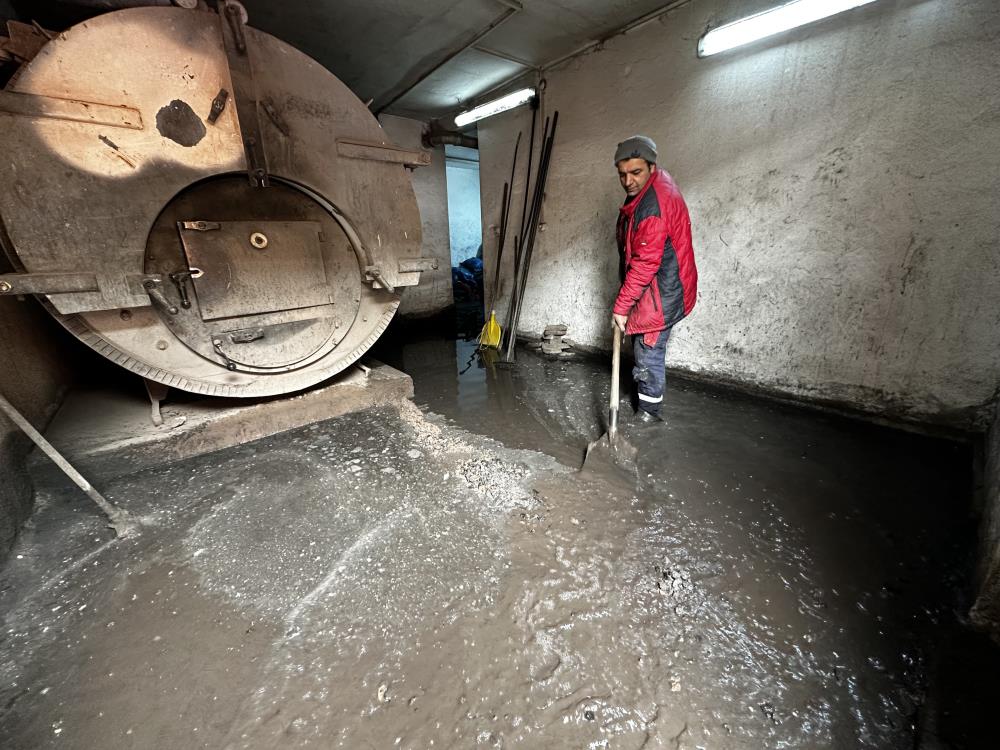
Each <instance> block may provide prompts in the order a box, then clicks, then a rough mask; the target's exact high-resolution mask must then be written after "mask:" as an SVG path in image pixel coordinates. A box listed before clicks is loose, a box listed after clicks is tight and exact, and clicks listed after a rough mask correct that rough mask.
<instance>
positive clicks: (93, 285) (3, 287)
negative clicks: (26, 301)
mask: <svg viewBox="0 0 1000 750" xmlns="http://www.w3.org/2000/svg"><path fill="white" fill-rule="evenodd" d="M149 281H152V282H153V284H154V285H155V284H159V283H160V281H161V279H160V277H159V276H156V275H150V274H139V273H136V274H96V273H5V274H0V295H7V296H10V295H18V294H76V293H79V292H101V293H107V294H106V295H105V296H107V297H108V298H109V299H115V298H116V295H120V294H122V293H123V292H124V293H126V294H145V291H146V290H145V283H146V282H149Z"/></svg>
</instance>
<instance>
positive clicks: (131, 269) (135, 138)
mask: <svg viewBox="0 0 1000 750" xmlns="http://www.w3.org/2000/svg"><path fill="white" fill-rule="evenodd" d="M246 22H247V18H246V13H245V11H244V10H243V8H242V6H241V5H240V4H239V3H234V2H221V3H220V4H219V12H218V13H216V12H214V11H208V10H184V9H181V8H169V7H146V8H135V9H130V10H122V11H117V12H114V13H107V14H105V15H101V16H98V17H96V18H94V19H93V20H90V21H87V22H85V23H82V24H79V25H78V26H75V27H73V28H71V29H69V30H68V31H66V32H65V33H62V34H58V35H56V36H55V37H54V38H53V39H52V40H51V41H48V42H47V43H46V44H45V45H44V47H42V48H41V50H40V51H39V52H38V53H37V55H35V56H34V58H33V59H31V60H30V62H27V63H25V64H24V65H22V66H21V68H20V69H19V70H18V71H17V73H16V74H15V76H14V78H13V79H12V80H11V81H10V83H9V84H8V86H7V87H6V89H5V90H3V91H0V243H2V245H3V249H4V251H5V252H6V254H7V256H8V258H9V259H10V261H11V263H13V265H14V267H15V269H16V271H17V272H16V273H12V274H6V275H2V276H0V293H2V294H8V295H11V294H37V295H39V296H40V297H41V298H42V299H43V302H44V304H45V306H46V307H47V309H48V310H49V311H50V312H51V313H52V314H53V315H54V316H55V317H56V318H57V319H58V320H59V321H60V322H61V323H62V324H63V325H64V326H65V327H66V328H67V329H68V330H69V331H71V332H72V333H73V334H74V335H75V336H77V337H78V338H79V339H80V340H81V341H83V342H85V343H86V344H87V345H89V346H90V347H92V348H93V349H95V350H96V351H98V352H100V353H101V354H103V355H104V356H105V357H108V358H109V359H111V360H112V361H114V362H116V363H118V364H119V365H121V366H122V367H125V368H127V369H129V370H131V371H132V372H135V373H136V374H138V375H140V376H142V377H144V378H147V379H148V380H150V381H155V382H158V383H162V384H164V385H168V386H172V387H176V388H181V389H184V390H187V391H193V392H197V393H204V394H210V395H216V396H264V395H274V394H282V393H288V392H291V391H297V390H301V389H303V388H306V387H308V386H310V385H313V384H315V383H318V382H320V381H322V380H325V379H327V378H329V377H330V376H332V375H334V374H335V373H337V372H339V371H341V370H343V369H344V368H346V367H348V366H349V365H350V364H352V363H353V362H355V361H356V360H357V359H358V358H359V357H360V356H361V355H362V354H363V353H364V352H365V351H366V350H368V349H369V347H371V346H372V344H373V343H374V342H375V341H376V339H377V338H378V337H379V335H380V334H381V333H382V332H383V331H384V330H385V328H386V326H387V325H388V323H389V321H390V320H391V318H392V316H393V314H394V313H395V311H396V308H397V307H398V305H399V295H400V291H401V288H403V287H406V286H411V285H414V284H416V283H418V281H419V278H420V272H421V271H422V270H427V269H429V268H432V267H433V266H434V263H433V261H430V260H424V259H421V258H420V257H419V255H420V247H421V243H420V217H419V214H418V211H417V205H416V201H415V199H414V195H413V190H412V187H411V185H410V179H409V173H408V168H412V167H415V166H420V165H423V164H426V163H428V156H427V154H425V153H422V152H412V151H406V150H403V149H399V148H396V147H394V146H393V145H391V144H390V143H389V142H388V141H387V139H386V136H385V134H384V133H383V131H382V129H381V127H380V126H379V124H378V122H377V120H376V119H375V118H374V117H373V116H372V114H371V113H370V112H369V111H368V109H367V107H366V106H365V105H364V104H363V103H362V102H361V101H359V100H358V99H357V97H355V96H354V94H353V93H351V91H350V90H348V89H347V87H346V86H344V84H342V83H341V82H340V81H339V80H337V79H336V78H335V77H334V76H333V75H331V74H330V73H329V72H328V71H326V70H325V69H324V68H322V67H321V66H320V65H319V64H317V63H316V62H314V61H313V60H311V59H310V58H308V57H306V56H305V55H303V54H302V53H300V52H298V51H297V50H295V49H293V48H292V47H290V46H288V45H287V44H285V43H283V42H281V41H280V40H278V39H276V38H274V37H272V36H269V35H268V34H265V33H263V32H261V31H258V30H255V29H253V28H251V27H249V26H247V25H246Z"/></svg>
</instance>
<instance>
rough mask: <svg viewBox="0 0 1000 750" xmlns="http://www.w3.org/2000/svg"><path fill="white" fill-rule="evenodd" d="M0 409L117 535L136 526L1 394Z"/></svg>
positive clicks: (134, 528) (128, 516) (133, 529)
mask: <svg viewBox="0 0 1000 750" xmlns="http://www.w3.org/2000/svg"><path fill="white" fill-rule="evenodd" d="M0 411H2V412H3V413H4V414H6V415H7V417H8V418H9V419H10V421H11V422H13V423H14V424H16V425H17V426H18V427H20V428H21V430H22V431H23V432H24V434H25V435H27V436H28V437H29V438H31V442H33V443H34V444H35V445H37V446H38V448H39V450H41V451H42V452H43V453H44V454H45V455H46V456H48V457H49V458H51V459H52V461H53V462H54V463H55V465H56V466H58V467H59V468H60V469H61V470H62V471H63V473H65V474H66V476H68V477H69V478H70V479H72V480H73V483H74V484H75V485H76V486H77V487H79V488H80V489H81V490H83V491H84V492H85V493H86V494H87V497H89V498H90V499H91V500H93V501H94V502H95V503H96V504H97V507H99V508H100V509H101V510H102V511H104V514H105V515H106V516H107V517H108V520H109V521H110V523H109V524H108V525H109V526H110V527H111V528H113V529H114V530H115V533H116V534H117V535H118V536H127V535H128V534H130V533H132V532H133V531H135V530H136V529H137V528H138V527H137V525H136V523H135V522H134V521H133V520H132V518H131V516H130V515H129V513H128V511H125V510H123V509H121V508H119V507H118V506H117V505H114V504H113V503H110V502H108V501H107V500H106V499H105V498H104V496H103V495H102V494H101V493H100V492H98V491H97V490H95V489H94V487H93V486H92V485H91V484H90V482H88V481H87V480H86V479H84V478H83V475H82V474H80V472H78V471H77V470H76V469H74V468H73V466H72V465H71V464H70V463H69V461H67V460H66V459H65V458H63V456H62V454H61V453H59V451H57V450H56V449H55V448H53V447H52V444H51V443H50V442H49V441H48V440H46V439H45V438H44V437H42V434H41V433H40V432H39V431H38V430H36V429H35V428H34V426H32V424H31V423H30V422H29V421H28V420H27V419H25V418H24V416H23V415H22V414H21V413H20V412H19V411H18V410H17V409H15V408H14V405H13V404H11V403H10V401H8V400H7V399H6V398H4V397H3V396H0Z"/></svg>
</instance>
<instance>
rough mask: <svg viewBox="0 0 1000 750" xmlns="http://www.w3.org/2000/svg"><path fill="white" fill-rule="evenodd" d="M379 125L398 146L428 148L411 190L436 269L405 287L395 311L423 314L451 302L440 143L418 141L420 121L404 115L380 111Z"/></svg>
mask: <svg viewBox="0 0 1000 750" xmlns="http://www.w3.org/2000/svg"><path fill="white" fill-rule="evenodd" d="M379 121H380V122H381V123H382V128H383V129H384V130H385V132H386V133H387V134H388V136H389V137H390V138H391V139H392V141H393V143H395V145H397V146H399V147H401V148H408V149H414V150H416V149H420V150H424V151H430V152H431V163H430V165H429V166H427V167H420V168H418V169H415V170H414V171H413V172H411V173H410V175H411V178H412V181H413V192H414V193H415V194H416V196H417V207H418V208H419V209H420V226H421V230H422V233H423V251H422V252H421V255H422V256H423V257H426V258H437V259H438V268H437V270H436V271H425V272H424V273H422V274H421V276H420V284H419V285H418V286H415V287H412V286H411V287H406V288H405V290H404V291H403V299H402V302H400V305H399V315H405V316H412V317H425V316H428V315H433V314H434V313H437V312H440V311H442V310H444V309H445V308H447V307H450V306H451V305H453V304H454V303H455V298H454V295H453V294H452V291H451V254H450V250H449V240H448V193H447V182H446V178H445V158H444V147H443V146H438V147H437V148H433V149H427V148H425V147H424V146H423V144H422V143H421V142H420V139H421V135H422V134H423V130H424V127H425V126H424V123H422V122H420V121H419V120H411V119H409V118H406V117H395V116H393V115H382V117H381V118H379Z"/></svg>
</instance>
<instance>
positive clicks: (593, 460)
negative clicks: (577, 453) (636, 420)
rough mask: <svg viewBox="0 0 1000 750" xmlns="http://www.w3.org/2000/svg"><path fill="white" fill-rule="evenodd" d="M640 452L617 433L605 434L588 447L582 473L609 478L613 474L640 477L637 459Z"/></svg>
mask: <svg viewBox="0 0 1000 750" xmlns="http://www.w3.org/2000/svg"><path fill="white" fill-rule="evenodd" d="M637 453H638V451H637V450H636V447H635V446H634V445H632V444H631V443H630V442H629V441H628V440H626V439H625V438H623V437H622V436H621V435H620V434H619V433H618V432H617V431H615V432H614V433H611V432H605V433H604V434H603V435H601V437H599V438H598V439H597V440H595V441H594V442H592V443H591V444H590V445H588V446H587V456H586V458H584V460H583V468H581V469H580V471H585V472H589V473H592V474H599V475H602V476H607V475H609V474H610V473H612V472H619V473H620V472H625V473H627V474H628V475H629V476H630V477H635V476H638V469H637V467H636V463H635V457H636V454H637Z"/></svg>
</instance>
